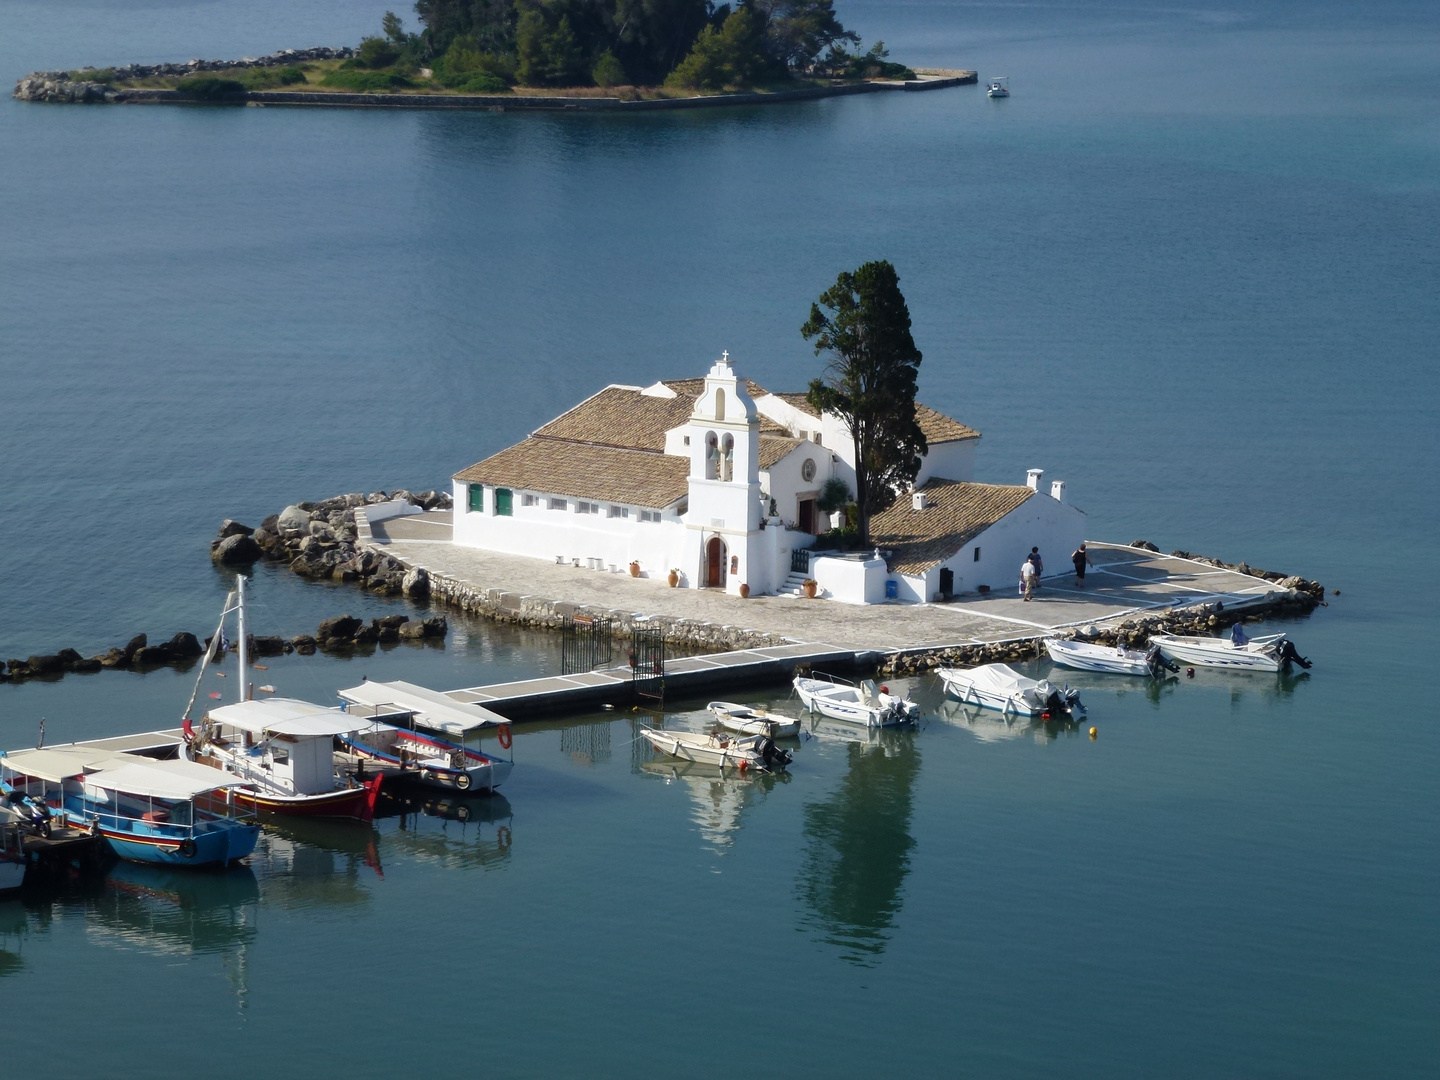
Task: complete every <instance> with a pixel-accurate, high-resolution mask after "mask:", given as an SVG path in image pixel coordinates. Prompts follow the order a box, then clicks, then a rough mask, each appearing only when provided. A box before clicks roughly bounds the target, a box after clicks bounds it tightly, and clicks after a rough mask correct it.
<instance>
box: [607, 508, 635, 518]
mask: <svg viewBox="0 0 1440 1080" xmlns="http://www.w3.org/2000/svg"><path fill="white" fill-rule="evenodd" d="M605 516H606V517H612V518H628V517H629V516H630V508H629V507H628V506H612V507H610V509H609V511H608V512H607V513H606V515H605Z"/></svg>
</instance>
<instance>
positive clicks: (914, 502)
mask: <svg viewBox="0 0 1440 1080" xmlns="http://www.w3.org/2000/svg"><path fill="white" fill-rule="evenodd" d="M929 506H930V501H929V500H928V499H926V498H925V492H923V491H912V492H911V493H910V509H912V510H926V509H929Z"/></svg>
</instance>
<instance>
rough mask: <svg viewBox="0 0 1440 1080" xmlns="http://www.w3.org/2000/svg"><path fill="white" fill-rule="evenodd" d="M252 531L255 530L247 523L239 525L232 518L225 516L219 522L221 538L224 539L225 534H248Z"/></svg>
mask: <svg viewBox="0 0 1440 1080" xmlns="http://www.w3.org/2000/svg"><path fill="white" fill-rule="evenodd" d="M254 531H255V530H254V529H252V528H250V526H249V525H241V524H240V522H238V521H235V520H233V519H232V518H226V519H225V520H224V521H222V522H221V523H220V539H221V540H224V539H225V538H226V537H227V536H249V535H250V534H251V533H253V532H254Z"/></svg>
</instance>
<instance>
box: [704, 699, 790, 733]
mask: <svg viewBox="0 0 1440 1080" xmlns="http://www.w3.org/2000/svg"><path fill="white" fill-rule="evenodd" d="M706 708H708V709H709V710H710V711H711V712H712V713H714V714H715V722H716V723H717V724H719V725H720V726H721V727H723V728H724V729H725V730H726V731H733V732H736V733H737V734H740V735H764V736H766V737H767V738H770V739H798V738H799V737H800V719H799V717H794V716H781V715H780V714H778V713H772V712H771V711H770V710H769V709H757V708H753V707H751V706H749V705H736V704H735V703H734V702H733V701H712V702H710V704H709V705H707V706H706Z"/></svg>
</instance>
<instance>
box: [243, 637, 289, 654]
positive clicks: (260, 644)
mask: <svg viewBox="0 0 1440 1080" xmlns="http://www.w3.org/2000/svg"><path fill="white" fill-rule="evenodd" d="M284 652H285V639H284V638H282V637H275V636H270V635H261V634H257V635H256V636H255V638H254V640H253V642H252V644H251V655H253V656H280V655H282V654H283V653H284Z"/></svg>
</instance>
